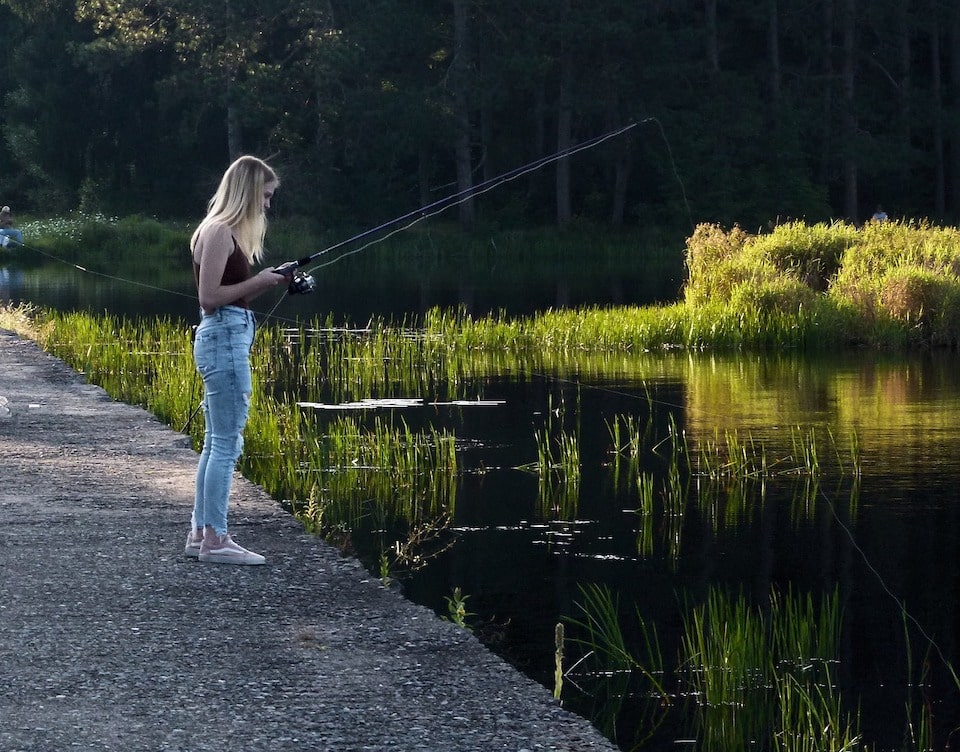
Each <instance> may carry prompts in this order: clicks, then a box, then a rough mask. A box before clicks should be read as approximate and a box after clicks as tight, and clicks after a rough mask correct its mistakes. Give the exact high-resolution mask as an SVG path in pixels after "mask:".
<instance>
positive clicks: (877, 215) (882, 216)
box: [870, 204, 889, 222]
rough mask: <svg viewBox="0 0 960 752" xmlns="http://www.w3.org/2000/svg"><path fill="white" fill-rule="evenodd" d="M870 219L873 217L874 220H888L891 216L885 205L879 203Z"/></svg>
mask: <svg viewBox="0 0 960 752" xmlns="http://www.w3.org/2000/svg"><path fill="white" fill-rule="evenodd" d="M870 219H872V220H873V221H874V222H886V221H887V220H888V219H889V217H888V216H887V213H886V212H885V211H884V210H883V207H882V206H880V205H879V204H877V210H876V211H875V212H874V213H873V216H872V217H871V218H870Z"/></svg>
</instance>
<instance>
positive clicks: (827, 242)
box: [748, 222, 859, 292]
mask: <svg viewBox="0 0 960 752" xmlns="http://www.w3.org/2000/svg"><path fill="white" fill-rule="evenodd" d="M857 242H859V236H858V231H857V228H856V227H854V226H853V225H849V224H846V223H844V222H836V223H833V224H830V225H828V224H825V223H823V222H821V223H819V224H816V225H813V226H809V225H806V224H804V223H803V222H788V223H786V224H782V225H778V226H777V227H776V228H774V230H773V232H771V233H770V234H768V235H759V236H757V237H756V238H752V239H751V242H750V244H749V248H748V252H749V253H750V255H755V256H756V257H757V258H761V259H765V260H767V261H769V263H771V264H772V265H773V266H774V267H775V268H776V269H778V270H779V271H781V272H785V273H787V274H789V275H790V276H792V277H794V278H796V279H797V280H799V281H800V282H802V283H804V284H805V285H807V286H808V287H809V288H810V289H812V290H816V291H817V292H823V291H825V290H826V289H827V286H828V284H829V282H830V280H831V278H832V277H833V276H834V275H835V274H836V273H837V270H838V269H839V268H840V262H841V259H842V258H843V255H844V253H845V252H846V251H847V249H848V248H850V247H851V246H853V245H855V244H856V243H857Z"/></svg>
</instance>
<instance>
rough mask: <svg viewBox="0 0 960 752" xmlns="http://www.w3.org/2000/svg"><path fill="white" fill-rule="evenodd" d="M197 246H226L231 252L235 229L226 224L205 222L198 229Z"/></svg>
mask: <svg viewBox="0 0 960 752" xmlns="http://www.w3.org/2000/svg"><path fill="white" fill-rule="evenodd" d="M197 245H199V246H208V245H216V246H224V247H226V248H227V249H228V250H229V251H233V246H234V239H233V228H232V227H230V225H228V224H226V223H225V222H219V221H212V222H204V223H203V224H202V225H200V227H199V228H198V229H197Z"/></svg>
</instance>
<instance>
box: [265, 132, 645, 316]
mask: <svg viewBox="0 0 960 752" xmlns="http://www.w3.org/2000/svg"><path fill="white" fill-rule="evenodd" d="M648 122H658V121H657V120H656V118H653V117H649V118H644V119H643V120H638V121H636V122H633V123H630V124H629V125H625V126H622V127H620V128H615V129H614V130H612V131H608V132H607V133H604V134H602V135H599V136H594V137H593V138H590V139H587V140H586V141H582V142H580V143H578V144H575V145H573V146H569V147H567V148H565V149H561V150H560V151H557V152H555V153H553V154H550V155H548V156H545V157H540V158H538V159H535V160H533V161H531V162H528V163H527V164H525V165H521V166H520V167H515V168H514V169H512V170H508V171H507V172H504V173H502V174H500V175H497V176H496V177H492V178H489V179H488V180H485V181H483V182H481V183H477V184H476V185H472V186H470V187H468V188H464V189H463V190H462V191H459V192H457V193H454V194H451V195H449V196H445V197H443V198H441V199H438V200H437V201H434V202H433V203H431V204H427V205H425V206H421V207H420V208H419V209H414V210H413V211H410V212H407V213H406V214H403V215H401V216H399V217H396V218H395V219H391V220H389V221H387V222H384V223H382V224H380V225H377V226H376V227H372V228H370V229H368V230H364V231H363V232H360V233H358V234H357V235H354V236H353V237H350V238H347V239H346V240H341V241H340V242H338V243H335V244H334V245H332V246H329V247H327V248H324V249H323V250H320V251H317V252H316V253H312V254H310V255H309V256H304V257H303V258H301V259H297V260H296V261H290V262H288V263H286V264H283V265H282V266H279V267H277V269H276V271H277V272H279V273H280V274H284V275H287V276H290V277H291V281H290V285H289V287H288V292H289V293H290V294H303V293H309V292H312V291H313V290H314V289H315V288H316V282H315V280H314V279H313V277H312V276H310V274H309V273H304V272H298V271H297V270H298V269H301V268H303V267H305V266H307V265H308V264H310V263H312V262H313V261H316V260H317V259H319V258H320V257H321V256H325V255H326V254H328V253H332V252H333V251H336V250H338V249H340V248H343V247H344V246H348V245H350V244H353V243H358V242H360V241H363V240H365V239H367V238H371V237H374V236H377V235H378V234H380V233H386V234H384V235H382V236H380V237H376V239H375V240H371V241H370V242H368V243H365V244H364V245H361V246H360V247H358V248H355V249H353V250H352V251H350V252H348V253H344V254H343V255H341V256H338V257H337V258H335V259H333V260H332V261H329V262H327V263H325V264H320V265H318V266H316V267H314V269H321V268H324V267H326V266H330V265H331V264H334V263H336V262H338V261H341V260H343V259H345V258H347V257H348V256H352V255H353V254H355V253H359V252H360V251H363V250H365V249H367V248H369V247H370V246H371V245H374V244H375V243H380V242H383V241H384V240H387V239H388V238H390V237H392V236H393V235H395V234H397V233H399V232H403V231H404V230H408V229H410V228H411V227H413V226H414V225H416V224H418V223H419V222H422V221H424V220H426V219H429V218H430V217H434V216H436V215H438V214H440V213H442V212H445V211H446V210H447V209H452V208H453V207H455V206H459V205H460V204H463V203H465V202H467V201H469V200H470V199H472V198H475V197H477V196H482V195H483V194H484V193H488V192H489V191H492V190H493V189H494V188H498V187H499V186H501V185H503V184H505V183H509V182H511V181H513V180H516V179H518V178H520V177H523V176H524V175H528V174H530V173H531V172H535V171H536V170H539V169H541V168H543V167H546V166H547V165H549V164H552V163H553V162H559V161H560V160H562V159H565V158H567V157H571V156H573V155H574V154H578V153H579V152H582V151H586V150H587V149H592V148H594V147H596V146H599V145H600V144H602V143H604V142H606V141H609V140H610V139H613V138H616V137H617V136H620V135H623V134H624V133H626V132H628V131H630V130H632V129H633V128H636V127H638V126H640V125H642V124H644V123H648ZM391 228H392V229H391ZM388 230H389V232H388ZM278 304H279V301H278ZM274 308H276V306H274ZM271 313H272V311H271Z"/></svg>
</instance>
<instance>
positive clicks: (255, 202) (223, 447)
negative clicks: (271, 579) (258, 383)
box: [184, 156, 289, 564]
mask: <svg viewBox="0 0 960 752" xmlns="http://www.w3.org/2000/svg"><path fill="white" fill-rule="evenodd" d="M279 185H280V180H279V178H277V174H276V173H275V172H274V171H273V169H272V168H271V167H270V166H269V165H267V163H266V162H264V161H262V160H260V159H257V158H256V157H251V156H244V157H240V158H239V159H237V160H236V161H235V162H234V163H233V164H231V165H230V167H228V168H227V171H226V172H225V173H224V174H223V177H222V178H221V180H220V185H219V187H218V188H217V191H216V193H215V194H214V195H213V198H211V199H210V201H209V202H208V204H207V215H206V217H205V218H204V219H203V221H202V222H201V223H200V225H199V226H198V227H197V229H196V231H195V232H194V233H193V237H192V238H191V240H190V250H191V253H192V255H193V271H194V279H195V281H196V284H197V293H198V297H199V303H200V314H201V316H200V324H199V326H197V330H196V337H195V339H194V343H193V358H194V361H195V362H196V364H197V370H198V371H199V372H200V376H201V377H202V378H203V414H204V418H205V431H204V437H203V450H202V451H201V452H200V462H199V464H198V466H197V485H196V494H195V498H194V506H193V518H192V521H191V525H190V533H189V534H188V535H187V544H186V547H185V549H184V553H185V554H186V555H187V556H189V557H192V558H197V559H199V560H200V561H204V562H213V563H217V564H263V563H264V561H265V560H264V557H263V556H261V555H260V554H257V553H254V552H253V551H248V550H247V549H245V548H243V547H242V546H240V545H239V544H237V543H236V542H235V541H234V540H233V538H231V536H230V534H229V533H228V532H227V508H228V502H229V499H230V486H231V481H232V479H233V471H234V468H235V466H236V463H237V459H239V457H240V452H241V451H242V449H243V429H244V427H245V426H246V423H247V416H248V413H249V410H250V398H251V394H252V391H253V386H252V381H251V373H250V348H251V347H252V345H253V333H254V329H255V326H256V322H255V321H254V317H253V311H251V310H250V306H249V301H250V300H251V299H253V298H255V297H256V296H257V295H260V294H261V293H264V292H266V291H267V290H270V289H272V288H273V287H276V286H277V285H279V284H281V283H286V282H289V277H288V276H287V275H286V274H285V273H284V272H282V271H278V270H277V269H276V268H273V267H267V268H265V269H263V270H261V271H260V272H258V273H256V274H255V273H253V272H252V271H251V266H253V264H255V263H257V262H259V261H260V260H261V258H262V257H263V239H264V235H265V233H266V228H267V219H266V212H267V209H269V208H270V199H271V198H273V194H274V191H276V190H277V188H278V187H279Z"/></svg>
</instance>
